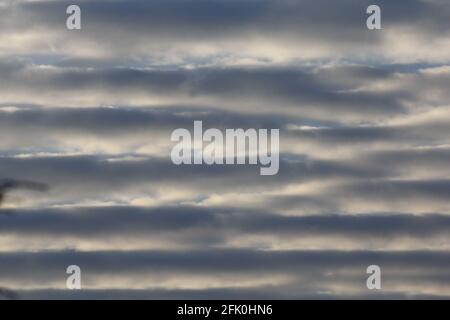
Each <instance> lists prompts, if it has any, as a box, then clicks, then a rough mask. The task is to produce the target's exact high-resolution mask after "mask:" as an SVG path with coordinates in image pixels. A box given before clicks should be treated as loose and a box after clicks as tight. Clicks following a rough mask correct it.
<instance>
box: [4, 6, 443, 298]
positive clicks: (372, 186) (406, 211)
mask: <svg viewBox="0 0 450 320" xmlns="http://www.w3.org/2000/svg"><path fill="white" fill-rule="evenodd" d="M75 2H76V4H77V5H79V6H80V8H81V21H82V28H81V30H68V29H67V28H66V19H67V17H68V15H67V14H66V8H67V7H68V6H69V5H71V4H75ZM371 4H377V5H379V6H380V8H381V10H382V11H381V12H382V15H381V17H382V29H381V30H368V29H367V27H366V19H367V17H368V15H367V14H366V9H367V7H368V6H369V5H371ZM449 87H450V2H449V1H448V0H407V1H388V0H377V1H372V0H370V1H369V0H341V1H326V0H315V1H306V0H276V1H269V0H241V1H235V0H183V1H182V0H151V1H143V0H128V1H121V0H90V1H87V0H85V1H83V0H78V1H72V0H71V1H66V0H54V1H41V0H34V1H32V0H28V1H26V0H0V137H1V138H0V181H1V180H2V179H13V180H14V181H32V182H34V183H39V184H41V185H43V186H46V187H48V190H47V191H45V192H42V191H43V190H40V191H39V190H29V189H30V188H23V189H22V188H17V189H16V188H13V189H12V190H9V192H6V193H5V197H4V199H3V200H1V199H0V204H1V208H0V298H1V297H3V298H21V299H104V298H109V299H347V298H348V299H413V298H427V299H428V298H430V299H438V298H445V299H448V298H450V241H449V236H450V201H449V200H450V198H449V195H450V166H449V162H450V91H449V89H448V88H449ZM197 120H201V121H203V125H204V126H205V127H208V128H219V129H221V130H225V129H227V128H245V129H248V128H255V129H279V130H280V168H279V172H278V174H277V175H274V176H261V175H260V174H259V168H256V167H255V166H249V165H236V166H221V165H212V166H210V165H206V164H204V165H192V166H189V165H184V166H183V165H182V166H176V165H174V164H173V163H172V161H171V158H170V152H171V149H172V147H173V142H172V141H171V140H170V136H171V133H172V132H173V130H175V129H177V128H187V129H190V128H192V127H193V123H194V121H197ZM31 189H32V188H31ZM0 191H1V190H0ZM69 265H78V266H79V267H80V268H81V274H82V277H81V281H82V290H68V289H67V288H66V279H67V277H68V275H67V274H66V268H67V267H68V266H69ZM370 265H378V266H379V267H380V268H381V272H382V289H381V290H369V289H368V288H367V287H366V280H367V277H368V274H367V273H366V268H367V267H368V266H370Z"/></svg>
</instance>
